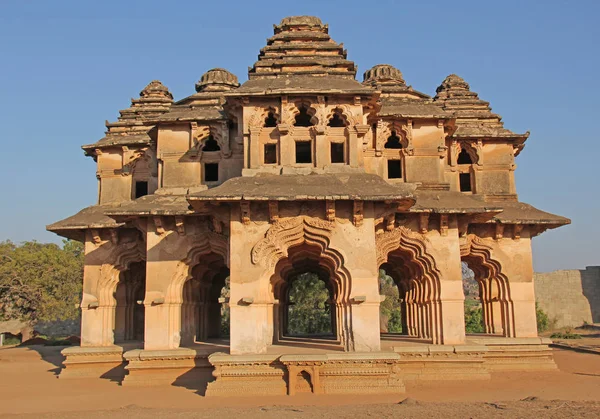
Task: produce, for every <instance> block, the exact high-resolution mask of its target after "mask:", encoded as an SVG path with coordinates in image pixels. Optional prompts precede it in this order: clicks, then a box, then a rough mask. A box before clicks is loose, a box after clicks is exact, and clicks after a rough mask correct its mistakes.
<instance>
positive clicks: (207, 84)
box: [196, 68, 240, 92]
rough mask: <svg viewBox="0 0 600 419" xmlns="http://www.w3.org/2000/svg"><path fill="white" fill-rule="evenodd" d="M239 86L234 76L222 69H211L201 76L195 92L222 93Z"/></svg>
mask: <svg viewBox="0 0 600 419" xmlns="http://www.w3.org/2000/svg"><path fill="white" fill-rule="evenodd" d="M239 86H240V83H239V82H238V78H237V77H236V76H235V74H232V73H230V72H229V71H227V70H225V69H223V68H213V69H212V70H208V71H207V72H206V73H204V74H203V75H202V77H201V78H200V81H198V83H196V91H197V92H222V91H225V90H231V89H235V88H237V87H239Z"/></svg>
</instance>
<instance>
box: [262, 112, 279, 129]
mask: <svg viewBox="0 0 600 419" xmlns="http://www.w3.org/2000/svg"><path fill="white" fill-rule="evenodd" d="M276 126H277V118H276V117H275V115H274V114H273V112H269V113H268V115H267V117H266V118H265V128H275V127H276Z"/></svg>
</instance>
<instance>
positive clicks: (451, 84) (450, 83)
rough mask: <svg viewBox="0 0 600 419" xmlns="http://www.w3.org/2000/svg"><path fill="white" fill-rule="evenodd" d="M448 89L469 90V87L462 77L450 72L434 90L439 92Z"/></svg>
mask: <svg viewBox="0 0 600 419" xmlns="http://www.w3.org/2000/svg"><path fill="white" fill-rule="evenodd" d="M450 89H462V90H470V89H471V87H470V86H469V83H467V82H466V81H465V79H463V78H462V77H460V76H457V75H456V74H450V75H449V76H448V77H446V78H445V79H444V81H443V82H442V84H441V85H440V86H439V87H438V88H437V89H436V90H435V91H436V92H437V93H440V92H443V91H446V90H450Z"/></svg>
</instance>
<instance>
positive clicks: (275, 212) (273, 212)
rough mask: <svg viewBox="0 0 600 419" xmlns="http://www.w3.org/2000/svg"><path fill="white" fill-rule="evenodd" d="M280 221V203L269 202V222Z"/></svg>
mask: <svg viewBox="0 0 600 419" xmlns="http://www.w3.org/2000/svg"><path fill="white" fill-rule="evenodd" d="M278 220H279V202H277V201H269V221H270V222H271V223H276V222H277V221H278Z"/></svg>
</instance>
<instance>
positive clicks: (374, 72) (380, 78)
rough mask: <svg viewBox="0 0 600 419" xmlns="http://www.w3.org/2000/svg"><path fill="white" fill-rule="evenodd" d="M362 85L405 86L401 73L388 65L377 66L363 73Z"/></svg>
mask: <svg viewBox="0 0 600 419" xmlns="http://www.w3.org/2000/svg"><path fill="white" fill-rule="evenodd" d="M363 84H367V85H372V86H376V85H383V84H385V85H395V86H405V85H406V83H405V82H404V78H403V77H402V73H401V72H400V70H398V69H397V68H396V67H394V66H392V65H389V64H378V65H376V66H374V67H372V68H371V69H369V70H367V71H365V74H364V75H363Z"/></svg>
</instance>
